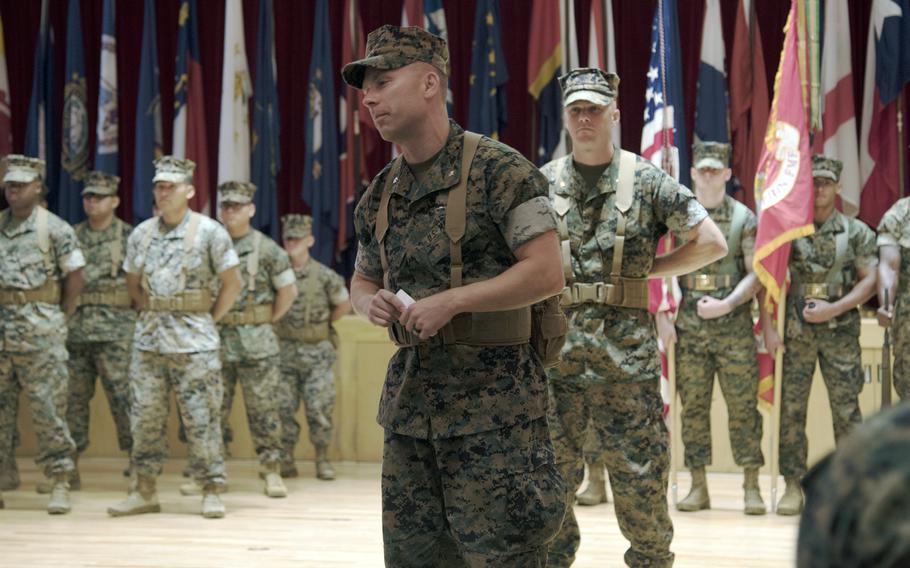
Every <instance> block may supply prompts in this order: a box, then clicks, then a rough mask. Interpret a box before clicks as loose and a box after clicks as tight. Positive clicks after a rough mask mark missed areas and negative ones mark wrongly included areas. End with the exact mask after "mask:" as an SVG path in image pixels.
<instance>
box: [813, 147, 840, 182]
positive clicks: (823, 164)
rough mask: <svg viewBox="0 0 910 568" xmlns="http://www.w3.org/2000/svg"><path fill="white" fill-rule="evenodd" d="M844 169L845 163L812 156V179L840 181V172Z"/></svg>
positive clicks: (819, 155) (817, 155)
mask: <svg viewBox="0 0 910 568" xmlns="http://www.w3.org/2000/svg"><path fill="white" fill-rule="evenodd" d="M843 169H844V163H843V162H841V161H840V160H837V159H835V158H829V157H828V156H822V155H821V154H815V155H814V156H812V177H814V178H825V179H830V180H832V181H834V182H839V181H840V172H841V170H843Z"/></svg>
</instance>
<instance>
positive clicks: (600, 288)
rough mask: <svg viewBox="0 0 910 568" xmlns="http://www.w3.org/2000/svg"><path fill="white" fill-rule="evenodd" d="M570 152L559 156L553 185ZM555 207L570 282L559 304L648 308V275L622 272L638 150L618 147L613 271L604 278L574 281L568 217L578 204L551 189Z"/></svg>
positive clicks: (559, 177)
mask: <svg viewBox="0 0 910 568" xmlns="http://www.w3.org/2000/svg"><path fill="white" fill-rule="evenodd" d="M571 159H572V158H571V156H566V157H565V158H562V159H561V160H560V163H559V165H558V166H557V172H556V177H555V178H554V179H552V180H550V183H551V186H552V185H555V184H556V183H558V182H559V180H560V179H561V178H562V176H563V171H564V170H565V168H566V166H567V164H568V162H569V160H571ZM552 195H553V208H554V209H555V210H556V217H557V222H558V225H557V226H558V230H559V238H560V241H561V251H562V266H563V272H564V273H565V276H566V283H567V286H566V287H565V288H564V289H563V291H562V295H561V296H560V304H561V305H562V306H563V307H564V308H565V307H574V306H579V305H581V304H601V305H609V306H617V307H622V308H635V309H641V310H645V309H647V308H648V279H647V278H627V277H625V276H623V275H622V255H623V249H624V248H625V241H626V213H628V211H629V209H630V208H631V207H632V199H633V197H634V195H635V154H632V153H631V152H626V151H625V150H619V183H618V184H617V188H616V198H615V200H614V208H615V209H616V215H617V223H616V235H615V237H614V241H613V261H612V263H611V267H610V274H609V276H608V277H607V280H606V281H604V282H575V281H574V280H575V271H574V270H573V268H572V250H571V241H570V236H569V226H568V222H567V220H566V217H567V215H568V214H569V211H570V210H571V209H572V208H573V207H575V200H574V199H572V198H571V197H566V196H563V195H559V194H557V193H555V192H552Z"/></svg>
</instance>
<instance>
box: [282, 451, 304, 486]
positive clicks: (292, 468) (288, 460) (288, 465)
mask: <svg viewBox="0 0 910 568" xmlns="http://www.w3.org/2000/svg"><path fill="white" fill-rule="evenodd" d="M298 475H300V472H299V471H297V464H296V463H294V450H293V449H291V450H289V451H287V452H285V453H284V457H283V458H281V477H283V478H285V479H287V478H289V477H297V476H298Z"/></svg>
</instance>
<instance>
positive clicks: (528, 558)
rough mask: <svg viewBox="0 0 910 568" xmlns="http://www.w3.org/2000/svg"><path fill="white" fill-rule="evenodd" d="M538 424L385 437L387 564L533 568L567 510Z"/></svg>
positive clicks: (542, 562) (543, 426)
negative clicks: (445, 434) (454, 434)
mask: <svg viewBox="0 0 910 568" xmlns="http://www.w3.org/2000/svg"><path fill="white" fill-rule="evenodd" d="M553 459H554V456H553V447H552V445H551V443H550V439H549V435H548V433H547V423H546V420H545V419H543V418H540V419H537V420H533V421H531V422H528V423H525V424H519V425H515V426H511V427H508V428H503V429H501V430H491V431H489V432H482V433H479V434H471V435H468V436H461V437H457V438H448V439H442V440H420V439H416V438H411V437H408V436H403V435H401V434H396V433H394V432H392V431H390V430H386V433H385V446H384V448H383V459H382V540H383V546H384V548H385V564H386V566H394V567H395V568H424V567H433V566H439V567H446V568H449V567H460V566H469V567H472V568H480V567H489V568H494V567H495V568H509V567H514V568H534V567H541V568H542V567H544V566H546V565H547V543H548V542H549V541H550V540H551V539H552V538H553V536H554V535H555V534H556V531H557V530H558V529H559V524H560V522H561V521H562V518H563V515H564V513H565V501H564V492H565V484H564V483H563V481H562V479H561V478H560V476H559V472H558V471H557V469H556V467H555V465H554V463H553Z"/></svg>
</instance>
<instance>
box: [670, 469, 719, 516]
mask: <svg viewBox="0 0 910 568" xmlns="http://www.w3.org/2000/svg"><path fill="white" fill-rule="evenodd" d="M691 471H692V489H690V490H689V494H688V495H686V498H685V499H683V500H682V501H680V502H679V503H677V504H676V508H677V509H678V510H680V511H686V512H693V511H701V510H702V509H710V508H711V498H710V497H709V496H708V480H707V479H706V478H705V468H704V467H696V468H694V469H692V470H691Z"/></svg>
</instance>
